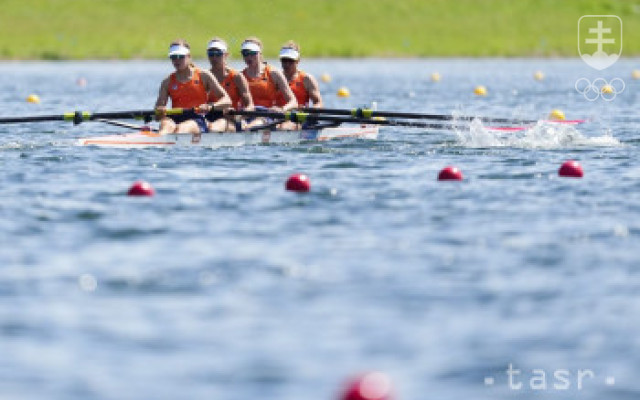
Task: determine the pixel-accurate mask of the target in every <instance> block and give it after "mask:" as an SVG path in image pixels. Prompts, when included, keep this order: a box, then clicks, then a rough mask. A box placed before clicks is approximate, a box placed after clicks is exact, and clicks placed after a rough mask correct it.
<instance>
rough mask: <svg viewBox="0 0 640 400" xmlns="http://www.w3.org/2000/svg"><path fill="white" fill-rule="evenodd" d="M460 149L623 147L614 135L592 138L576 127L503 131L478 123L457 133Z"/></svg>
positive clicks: (543, 125) (549, 125) (542, 124)
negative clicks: (461, 147)
mask: <svg viewBox="0 0 640 400" xmlns="http://www.w3.org/2000/svg"><path fill="white" fill-rule="evenodd" d="M455 134H456V137H457V143H456V144H457V145H460V146H463V147H472V148H479V147H482V148H484V147H514V148H524V149H558V148H568V147H569V148H570V147H594V146H595V147H616V146H622V143H621V142H620V141H619V140H618V139H616V138H615V137H613V136H611V135H603V136H598V137H588V136H585V135H583V134H582V133H581V132H580V131H579V130H578V129H576V127H575V125H569V124H559V123H555V122H550V121H538V123H537V124H536V125H534V126H531V127H527V128H523V129H519V130H500V129H496V128H492V127H489V126H485V125H483V124H482V122H481V121H480V120H478V119H476V120H474V121H472V122H471V124H470V125H469V129H468V130H467V129H465V130H456V131H455Z"/></svg>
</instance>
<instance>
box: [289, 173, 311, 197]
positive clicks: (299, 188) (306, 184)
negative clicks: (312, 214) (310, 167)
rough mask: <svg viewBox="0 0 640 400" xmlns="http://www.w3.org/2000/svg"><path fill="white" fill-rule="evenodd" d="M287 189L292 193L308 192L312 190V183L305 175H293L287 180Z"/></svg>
mask: <svg viewBox="0 0 640 400" xmlns="http://www.w3.org/2000/svg"><path fill="white" fill-rule="evenodd" d="M285 188H286V189H287V190H290V191H292V192H299V193H304V192H308V191H309V190H310V189H311V181H309V177H308V176H306V175H305V174H293V175H291V176H290V177H289V179H287V183H286V184H285Z"/></svg>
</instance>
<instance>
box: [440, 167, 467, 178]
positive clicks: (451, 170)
mask: <svg viewBox="0 0 640 400" xmlns="http://www.w3.org/2000/svg"><path fill="white" fill-rule="evenodd" d="M438 180H439V181H461V180H462V171H460V168H458V167H453V166H448V167H444V168H443V169H442V171H440V173H439V174H438Z"/></svg>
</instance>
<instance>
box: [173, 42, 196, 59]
mask: <svg viewBox="0 0 640 400" xmlns="http://www.w3.org/2000/svg"><path fill="white" fill-rule="evenodd" d="M189 54H191V51H189V49H188V48H187V47H185V46H183V45H181V44H174V45H172V46H170V47H169V57H171V56H188V55H189Z"/></svg>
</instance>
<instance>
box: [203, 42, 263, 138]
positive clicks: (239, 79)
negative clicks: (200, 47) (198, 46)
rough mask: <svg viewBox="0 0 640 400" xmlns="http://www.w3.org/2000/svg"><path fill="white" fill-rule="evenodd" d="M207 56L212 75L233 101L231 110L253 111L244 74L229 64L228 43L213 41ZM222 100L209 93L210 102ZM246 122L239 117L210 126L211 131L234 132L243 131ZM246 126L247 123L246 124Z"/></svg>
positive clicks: (213, 123)
mask: <svg viewBox="0 0 640 400" xmlns="http://www.w3.org/2000/svg"><path fill="white" fill-rule="evenodd" d="M207 56H208V58H209V63H210V64H211V70H210V71H211V73H212V74H213V76H214V77H215V78H216V80H217V81H218V83H220V85H222V88H223V89H224V90H225V92H227V94H228V95H229V98H230V99H231V108H233V109H236V110H246V111H253V109H254V106H253V99H252V98H251V93H250V92H249V84H248V83H247V79H246V78H245V77H244V75H243V74H241V73H239V72H238V71H236V70H235V69H233V68H231V67H230V66H229V65H228V64H227V61H228V58H229V51H228V46H227V42H225V41H224V40H223V39H221V38H219V37H214V38H213V39H211V40H210V41H209V43H208V45H207ZM218 100H220V99H219V98H218V97H217V96H216V95H215V93H214V92H210V93H209V102H216V101H218ZM243 122H244V120H242V119H241V118H240V116H237V119H233V117H227V118H220V119H217V120H215V121H214V122H211V123H210V124H209V130H211V131H227V132H234V131H240V130H242V123H243ZM245 124H246V123H245Z"/></svg>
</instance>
